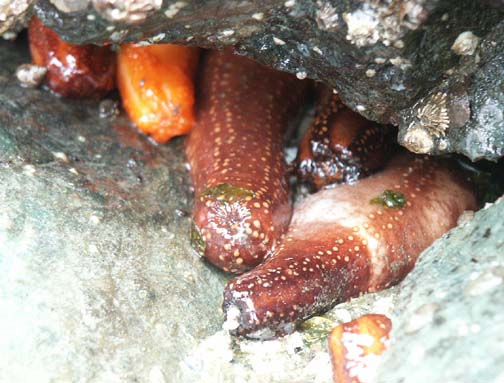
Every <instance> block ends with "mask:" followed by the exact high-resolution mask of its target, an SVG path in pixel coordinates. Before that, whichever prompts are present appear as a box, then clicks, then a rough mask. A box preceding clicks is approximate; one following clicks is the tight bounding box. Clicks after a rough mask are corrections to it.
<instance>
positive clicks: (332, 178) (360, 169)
mask: <svg viewBox="0 0 504 383" xmlns="http://www.w3.org/2000/svg"><path fill="white" fill-rule="evenodd" d="M394 134H395V132H394V129H393V128H392V127H391V126H387V125H384V126H381V125H379V124H377V123H375V122H372V121H368V120H366V119H365V118H364V117H362V116H361V115H359V114H358V113H356V112H354V111H352V110H350V109H349V108H347V107H346V106H345V105H343V103H342V102H341V100H340V99H339V96H338V95H336V94H334V93H333V92H332V90H331V89H322V90H321V92H320V95H319V98H318V110H317V114H316V116H315V119H314V121H313V123H312V124H311V126H310V128H309V129H308V131H307V132H306V134H305V135H304V137H303V139H302V141H301V144H300V146H299V152H298V156H297V160H296V162H297V174H298V177H299V178H300V179H301V180H304V181H307V182H309V183H310V184H312V185H313V186H314V188H315V189H320V188H322V187H324V186H326V185H329V184H334V183H343V182H352V181H356V180H357V179H359V178H362V177H363V176H367V175H369V174H370V173H372V172H373V171H376V170H377V169H379V168H382V167H383V166H384V165H385V163H386V161H387V160H389V159H390V157H391V156H392V154H393V151H394V150H393V149H394V148H395V146H394V143H395V139H394Z"/></svg>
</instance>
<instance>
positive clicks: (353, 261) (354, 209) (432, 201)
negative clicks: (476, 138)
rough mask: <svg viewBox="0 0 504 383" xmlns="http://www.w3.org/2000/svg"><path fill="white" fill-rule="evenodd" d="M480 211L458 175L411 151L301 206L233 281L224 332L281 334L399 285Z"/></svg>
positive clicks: (226, 295)
mask: <svg viewBox="0 0 504 383" xmlns="http://www.w3.org/2000/svg"><path fill="white" fill-rule="evenodd" d="M450 164H451V163H450ZM452 165H453V164H452ZM385 191H388V193H385ZM391 195H392V196H394V198H392V199H391V200H390V201H389V200H388V199H387V198H388V197H390V196H391ZM387 196H388V197H387ZM394 201H395V202H394ZM388 206H392V207H388ZM475 208H476V202H475V197H474V195H473V192H472V191H471V187H470V185H469V184H468V183H467V182H466V181H465V179H464V177H463V176H462V175H461V174H460V173H459V172H456V171H454V170H450V168H449V167H447V166H446V164H443V163H442V162H440V161H436V160H434V159H431V158H428V157H415V156H413V155H406V154H402V155H400V156H398V157H395V158H394V159H393V160H391V162H390V163H389V165H388V166H387V168H386V169H385V170H384V171H382V172H380V173H378V174H376V175H374V176H370V177H368V178H365V179H363V180H360V181H359V182H358V183H356V184H351V185H342V186H339V187H335V188H332V189H323V190H320V191H319V192H317V193H315V194H312V195H310V196H308V197H307V198H306V199H305V200H304V201H302V202H301V203H300V204H299V205H298V206H297V207H296V208H295V212H294V214H293V217H292V222H291V225H290V226H289V230H288V232H287V233H286V236H285V239H284V241H283V242H282V243H281V245H280V246H279V247H278V248H277V249H276V251H275V252H274V253H273V254H272V255H271V256H270V257H268V259H267V260H266V261H265V262H263V263H262V264H261V265H260V266H258V267H257V268H255V269H254V270H252V271H249V272H247V273H245V274H243V275H241V276H239V277H235V278H234V279H232V280H231V281H230V282H229V283H228V285H227V286H226V288H225V291H224V304H223V308H224V312H225V315H226V323H225V324H226V327H227V328H228V329H230V330H231V333H232V334H235V335H246V336H248V337H251V338H271V337H275V336H281V335H284V334H286V333H290V332H292V331H294V329H295V326H296V324H298V323H300V322H301V321H303V320H304V319H306V318H308V317H310V316H312V315H314V314H316V313H320V312H323V311H325V310H327V309H329V308H330V307H332V306H333V305H335V304H336V303H339V302H342V301H345V300H347V299H349V298H351V297H355V296H358V295H359V294H362V293H366V292H373V291H377V290H381V289H384V288H386V287H389V286H391V285H393V284H396V283H398V282H399V281H400V280H401V279H403V278H404V276H405V275H406V274H407V273H408V272H409V271H410V270H411V269H412V268H413V266H414V264H415V261H416V259H417V257H418V255H419V254H420V253H421V252H422V251H423V250H424V249H425V248H426V247H427V246H429V245H430V244H431V243H432V242H433V241H434V240H436V239H437V238H439V237H440V236H441V235H442V234H443V233H445V232H446V231H447V230H449V229H450V228H452V227H453V226H455V225H456V223H457V218H458V217H459V215H460V214H461V213H462V212H463V211H464V210H466V209H475Z"/></svg>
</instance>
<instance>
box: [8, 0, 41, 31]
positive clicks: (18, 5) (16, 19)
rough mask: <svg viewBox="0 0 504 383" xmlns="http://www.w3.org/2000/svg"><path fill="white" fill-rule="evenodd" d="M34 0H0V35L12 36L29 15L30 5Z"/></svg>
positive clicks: (21, 26)
mask: <svg viewBox="0 0 504 383" xmlns="http://www.w3.org/2000/svg"><path fill="white" fill-rule="evenodd" d="M35 1H36V0H13V1H4V0H3V1H0V35H2V36H3V37H4V38H5V39H11V38H14V37H15V36H16V34H17V32H18V31H19V30H20V29H21V28H23V26H24V25H25V23H26V20H27V18H28V17H29V15H30V12H29V10H30V7H31V6H32V5H33V4H34V3H35Z"/></svg>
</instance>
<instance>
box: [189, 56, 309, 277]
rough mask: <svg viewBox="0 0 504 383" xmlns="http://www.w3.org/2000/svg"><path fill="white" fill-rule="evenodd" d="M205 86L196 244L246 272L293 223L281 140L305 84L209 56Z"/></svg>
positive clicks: (192, 142)
mask: <svg viewBox="0 0 504 383" xmlns="http://www.w3.org/2000/svg"><path fill="white" fill-rule="evenodd" d="M199 86H200V89H199V94H198V100H199V101H198V102H199V105H197V117H196V125H195V126H194V128H193V130H192V132H191V134H190V136H189V139H188V141H187V145H186V153H187V157H188V159H189V164H190V166H191V175H192V179H193V184H194V189H195V206H194V212H193V222H194V227H193V233H192V239H193V243H195V245H196V248H197V250H198V251H199V252H200V253H202V254H203V255H204V256H205V257H206V258H207V259H208V260H209V261H210V262H211V263H213V264H214V265H216V266H218V267H220V268H222V269H223V270H225V271H230V272H242V271H245V270H247V269H250V268H251V267H254V266H256V265H257V264H259V263H260V262H261V261H262V260H263V258H264V257H265V256H266V255H267V254H268V253H269V252H270V250H271V249H272V248H274V246H275V244H276V242H277V241H278V239H279V238H280V236H281V235H282V234H283V233H284V232H285V230H286V229H287V225H288V223H289V221H290V217H291V213H292V207H291V205H290V201H289V190H288V185H287V180H286V175H285V171H286V167H285V163H284V158H283V143H282V141H283V136H284V134H285V131H286V128H287V126H288V122H289V118H290V117H291V116H292V115H293V114H297V109H298V108H300V107H301V105H302V101H303V94H304V93H305V88H306V84H305V83H304V82H302V81H299V80H297V79H296V78H295V77H293V76H291V75H289V74H285V73H281V72H278V71H275V70H272V69H269V68H266V67H264V66H262V65H260V64H258V63H256V62H253V61H251V60H249V59H246V58H243V57H239V56H235V55H233V54H231V53H228V52H209V53H208V54H207V56H206V58H205V61H204V63H203V73H202V75H201V78H200V80H199Z"/></svg>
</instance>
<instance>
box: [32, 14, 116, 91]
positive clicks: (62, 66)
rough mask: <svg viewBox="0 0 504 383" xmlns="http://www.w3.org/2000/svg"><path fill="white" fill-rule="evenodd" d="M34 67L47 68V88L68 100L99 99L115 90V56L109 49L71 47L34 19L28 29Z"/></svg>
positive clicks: (84, 46)
mask: <svg viewBox="0 0 504 383" xmlns="http://www.w3.org/2000/svg"><path fill="white" fill-rule="evenodd" d="M28 36H29V40H30V51H31V55H32V60H33V63H34V64H35V65H39V66H42V67H46V68H47V74H46V77H45V79H46V82H47V86H48V87H49V88H50V89H51V90H53V91H54V92H56V93H58V94H60V95H62V96H64V97H71V98H83V97H90V98H101V97H102V96H104V95H105V94H107V93H108V92H110V91H111V90H113V89H114V88H115V76H116V55H115V53H114V52H112V50H111V49H110V47H107V46H104V47H99V46H96V45H91V44H88V45H73V44H69V43H67V42H65V41H63V40H62V39H61V38H60V37H59V36H58V35H57V34H56V32H54V31H52V30H51V29H49V28H48V27H46V26H45V25H44V24H42V22H41V21H40V20H39V19H37V18H36V17H34V18H32V20H31V21H30V25H29V28H28Z"/></svg>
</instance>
